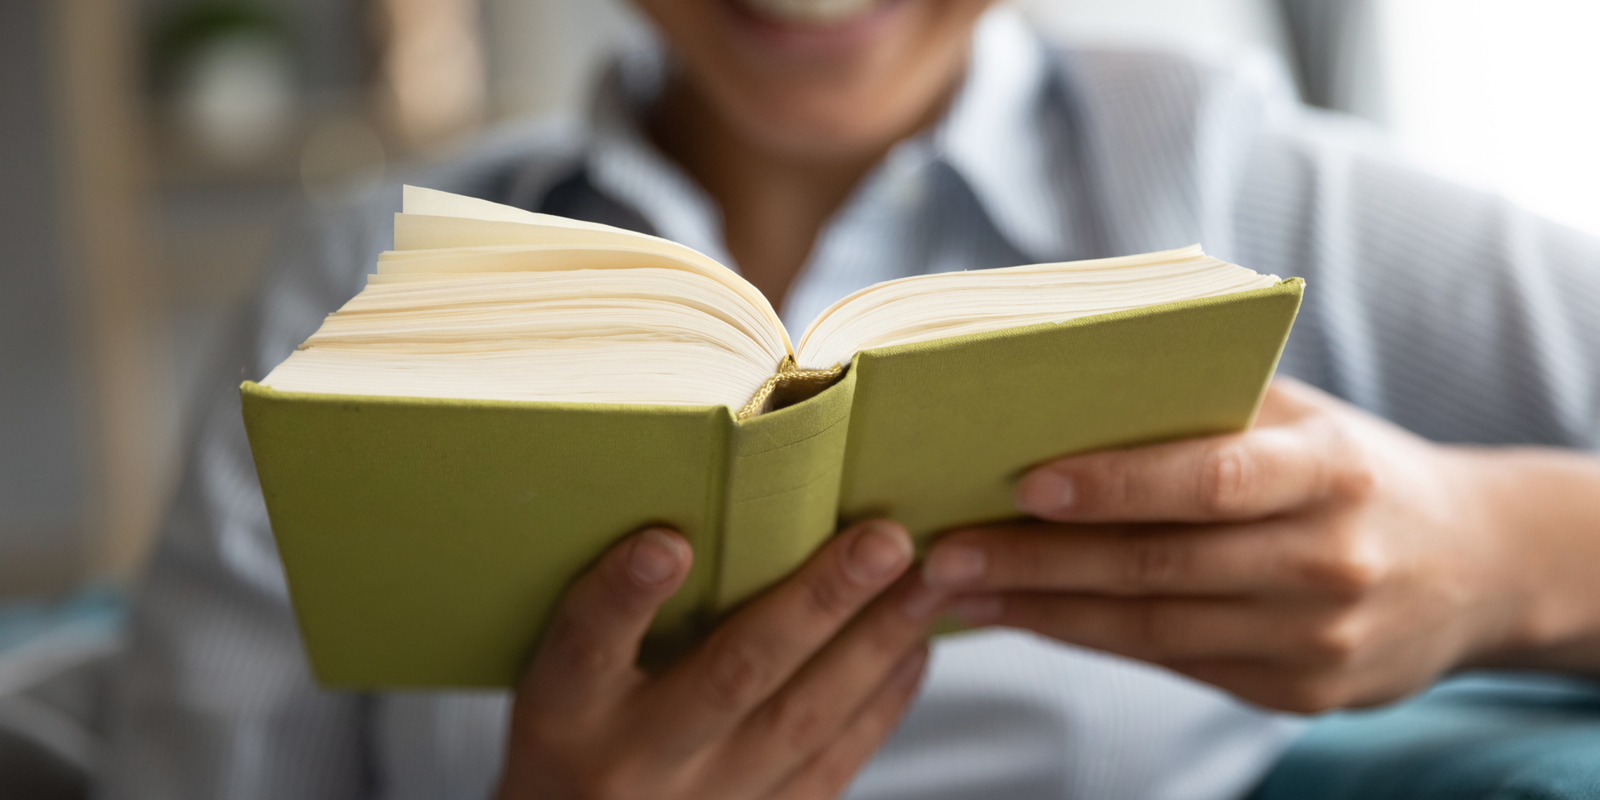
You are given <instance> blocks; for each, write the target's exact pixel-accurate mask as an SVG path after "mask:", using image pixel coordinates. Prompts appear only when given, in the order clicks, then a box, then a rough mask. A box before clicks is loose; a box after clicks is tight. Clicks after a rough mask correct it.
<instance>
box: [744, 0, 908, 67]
mask: <svg viewBox="0 0 1600 800" xmlns="http://www.w3.org/2000/svg"><path fill="white" fill-rule="evenodd" d="M714 1H715V3H716V5H718V6H719V7H720V9H721V16H722V18H723V22H724V24H726V25H727V27H728V28H729V31H730V33H732V34H733V36H734V37H735V39H736V40H737V41H739V42H740V43H741V44H743V45H744V46H745V49H748V50H750V51H753V52H757V53H760V54H762V55H763V56H764V57H770V58H776V59H780V60H784V61H794V62H812V63H817V62H830V61H848V60H850V59H852V58H854V57H856V56H859V55H861V54H863V53H865V52H867V51H869V50H871V49H873V48H874V47H876V46H877V45H879V44H880V43H881V42H883V41H884V40H885V39H886V38H888V37H889V36H890V35H891V34H892V33H893V31H894V28H895V27H896V25H897V23H899V22H901V21H902V19H903V18H904V17H906V16H907V15H908V14H909V13H910V10H911V6H912V4H913V3H914V2H915V0H873V1H872V2H866V3H863V4H861V5H860V6H859V7H856V8H852V9H850V10H848V11H846V12H843V13H836V14H827V15H820V16H819V15H805V14H796V13H793V12H792V11H791V12H788V13H785V12H782V11H779V10H778V9H779V8H781V7H782V5H777V6H774V5H772V4H769V3H765V2H762V0H714Z"/></svg>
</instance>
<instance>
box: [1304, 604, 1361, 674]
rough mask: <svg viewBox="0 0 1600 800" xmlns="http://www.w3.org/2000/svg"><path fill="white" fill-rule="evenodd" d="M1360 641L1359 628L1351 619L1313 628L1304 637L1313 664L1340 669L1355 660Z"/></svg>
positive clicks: (1346, 618) (1340, 619)
mask: <svg viewBox="0 0 1600 800" xmlns="http://www.w3.org/2000/svg"><path fill="white" fill-rule="evenodd" d="M1362 639H1363V637H1362V632H1361V627H1360V625H1358V624H1357V623H1356V621H1355V620H1354V619H1353V618H1350V617H1339V618H1337V619H1335V620H1333V621H1330V622H1327V623H1324V624H1321V625H1315V626H1313V627H1312V628H1311V630H1310V631H1309V633H1308V635H1307V636H1306V647H1307V649H1308V650H1309V651H1310V655H1311V657H1312V660H1313V661H1314V662H1316V663H1318V664H1320V665H1323V666H1325V667H1330V668H1340V667H1343V666H1346V665H1348V664H1350V663H1351V662H1352V661H1354V660H1355V658H1356V656H1357V655H1358V654H1359V653H1360V650H1361V644H1362Z"/></svg>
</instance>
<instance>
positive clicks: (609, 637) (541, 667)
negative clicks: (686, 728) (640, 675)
mask: <svg viewBox="0 0 1600 800" xmlns="http://www.w3.org/2000/svg"><path fill="white" fill-rule="evenodd" d="M693 560H694V554H693V552H692V551H691V549H690V548H689V543H688V542H686V541H684V539H683V537H682V536H680V535H678V534H677V533H676V532H674V531H670V530H666V529H660V528H652V529H650V530H647V531H643V532H641V533H638V534H636V535H634V536H630V537H628V538H627V539H625V540H623V541H622V542H621V543H620V544H618V545H616V546H615V547H613V548H611V550H610V551H608V552H607V553H606V554H605V555H604V556H602V557H601V558H600V562H599V563H598V564H596V565H595V566H594V567H593V568H592V569H590V570H589V571H588V572H586V573H584V574H583V575H582V576H580V577H579V578H578V579H577V581H575V582H574V583H573V584H572V587H571V588H569V589H568V590H567V593H566V595H565V596H564V597H563V598H562V600H561V603H560V605H559V606H557V608H556V612H555V615H554V616H553V617H552V618H551V620H550V624H549V627H548V628H546V629H545V635H544V638H543V639H542V640H541V642H540V644H539V649H538V651H537V652H536V654H535V655H534V658H533V662H532V663H531V664H530V665H529V667H528V670H527V673H526V674H525V677H524V679H523V684H522V690H521V694H526V695H527V696H528V699H529V701H530V702H533V703H534V704H536V705H537V706H539V707H541V708H545V709H551V710H560V709H577V708H586V707H590V706H592V705H594V704H595V700H596V698H597V697H600V696H604V695H607V694H615V691H614V687H615V686H616V685H617V683H618V681H619V680H620V679H622V678H624V677H632V676H634V675H635V674H636V673H635V668H634V662H635V661H636V660H637V659H638V656H639V643H640V641H641V640H642V639H643V638H644V634H645V631H646V629H648V628H649V627H650V620H651V619H652V618H654V616H655V613H656V609H657V608H659V607H660V606H661V604H662V603H663V602H665V601H666V599H667V598H668V597H671V596H672V593H673V592H675V591H677V590H678V587H679V586H680V585H681V584H682V583H683V579H684V577H685V576H687V575H688V574H689V565H690V563H691V562H692V561H693Z"/></svg>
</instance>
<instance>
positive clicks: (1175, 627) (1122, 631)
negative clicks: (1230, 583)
mask: <svg viewBox="0 0 1600 800" xmlns="http://www.w3.org/2000/svg"><path fill="white" fill-rule="evenodd" d="M950 613H951V614H952V615H953V616H955V617H956V618H957V619H960V620H961V621H962V622H964V623H966V624H968V625H971V626H974V627H980V626H985V625H1003V626H1006V627H1011V628H1022V629H1025V630H1030V631H1034V632H1035V633H1039V634H1043V635H1045V636H1049V637H1051V638H1053V639H1057V640H1060V641H1063V642H1067V643H1069V644H1075V645H1080V646H1083V647H1089V648H1093V649H1096V650H1104V651H1106V652H1109V653H1116V654H1118V655H1123V656H1128V657H1130V658H1137V659H1139V660H1141V661H1149V662H1152V663H1155V664H1172V663H1177V662H1187V661H1194V660H1197V659H1217V658H1251V659H1273V660H1284V661H1290V660H1296V659H1298V658H1299V657H1301V656H1303V655H1304V651H1305V649H1306V647H1307V646H1308V642H1307V641H1306V637H1305V636H1304V635H1303V634H1304V632H1305V631H1306V630H1315V629H1317V627H1318V626H1317V625H1316V624H1315V622H1308V621H1307V620H1304V619H1301V618H1300V616H1299V615H1298V614H1296V613H1295V612H1294V611H1292V610H1285V609H1283V608H1281V607H1279V606H1275V605H1273V604H1269V603H1266V602H1263V601H1259V600H1247V599H1234V598H1191V599H1181V600H1175V599H1146V598H1139V599H1118V598H1107V597H1096V596H1091V595H1062V594H1029V593H1008V594H985V595H972V596H969V597H964V598H961V599H959V600H956V601H955V602H954V603H952V604H951V607H950Z"/></svg>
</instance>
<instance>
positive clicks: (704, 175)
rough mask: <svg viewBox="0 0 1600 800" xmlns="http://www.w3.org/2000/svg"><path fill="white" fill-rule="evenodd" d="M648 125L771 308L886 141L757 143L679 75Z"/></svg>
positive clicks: (777, 303) (780, 300) (779, 304)
mask: <svg viewBox="0 0 1600 800" xmlns="http://www.w3.org/2000/svg"><path fill="white" fill-rule="evenodd" d="M650 129H651V130H650V132H651V136H652V137H653V138H654V139H655V141H656V144H657V145H658V146H659V147H661V149H662V150H663V151H664V152H665V153H666V154H667V155H668V156H669V157H671V158H672V159H673V160H675V161H677V162H678V163H679V164H680V165H681V166H682V167H683V168H684V169H685V170H687V171H688V172H689V174H690V175H691V176H693V177H694V179H695V180H696V181H698V182H699V184H700V185H701V187H703V188H704V189H705V190H706V192H708V193H709V194H710V195H711V197H712V199H713V200H715V201H716V203H717V205H718V206H719V207H720V208H721V210H722V225H723V237H724V239H725V240H726V244H727V248H728V253H729V254H730V255H731V256H732V257H733V260H734V262H735V263H736V264H737V265H738V267H739V271H740V272H741V273H742V274H743V275H744V277H745V279H746V280H748V281H750V283H752V284H754V285H755V286H756V288H758V289H760V290H761V292H762V293H763V294H765V295H766V296H767V298H768V299H769V300H771V301H772V304H773V306H774V307H775V308H778V307H782V304H783V299H784V297H785V295H787V294H788V291H789V286H790V284H791V283H792V282H793V281H794V278H795V276H796V275H797V274H798V273H799V272H800V268H801V267H802V266H804V265H805V262H806V259H807V258H808V257H809V256H810V253H811V249H812V246H813V244H814V243H815V241H816V239H817V235H818V233H820V232H821V230H822V226H823V225H824V224H826V223H827V221H828V219H829V218H830V217H832V216H833V214H834V212H835V211H837V210H838V208H839V207H840V205H842V204H843V203H844V202H845V200H846V199H847V198H848V197H849V195H850V192H851V190H852V189H853V188H854V187H855V185H856V184H857V183H859V182H860V181H861V179H862V178H863V177H864V176H865V175H866V173H867V171H868V170H870V169H871V168H872V166H873V164H875V163H877V161H878V160H879V159H880V158H882V157H883V154H884V153H885V152H887V150H888V148H889V147H890V146H892V145H893V142H892V141H890V142H886V143H885V144H884V145H883V147H881V148H879V149H877V150H873V151H867V152H861V153H857V154H851V155H849V156H841V157H837V158H805V157H796V156H794V155H791V154H786V153H781V152H775V151H773V150H770V149H764V148H762V147H760V146H758V145H757V144H756V143H753V142H751V141H750V140H749V139H748V138H746V137H743V136H741V135H739V133H738V132H737V131H735V130H733V129H732V128H730V127H729V126H728V125H727V124H726V122H725V121H724V120H723V119H722V117H721V116H720V115H719V114H717V113H716V112H715V110H714V109H713V108H712V107H711V106H710V104H709V103H707V102H706V101H705V98H704V97H702V96H701V95H700V93H699V92H698V91H697V90H696V89H695V88H694V87H692V86H690V85H688V82H687V81H684V80H682V79H675V80H672V81H670V82H669V83H668V86H667V88H666V91H665V93H664V94H663V95H662V98H661V101H660V103H659V104H658V105H657V107H656V109H655V113H654V114H653V115H652V119H651V124H650Z"/></svg>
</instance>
